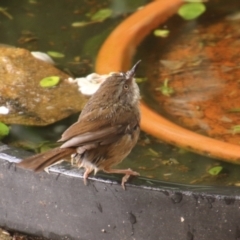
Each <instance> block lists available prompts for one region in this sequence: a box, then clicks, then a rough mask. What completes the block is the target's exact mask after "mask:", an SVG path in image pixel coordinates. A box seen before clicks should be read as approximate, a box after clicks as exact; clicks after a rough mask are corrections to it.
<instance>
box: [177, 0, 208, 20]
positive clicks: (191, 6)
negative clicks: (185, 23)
mask: <svg viewBox="0 0 240 240" xmlns="http://www.w3.org/2000/svg"><path fill="white" fill-rule="evenodd" d="M205 11H206V6H205V5H204V4H203V3H200V2H196V3H187V4H184V5H182V6H181V7H180V8H179V10H178V15H180V16H181V17H182V18H183V19H185V20H192V19H195V18H197V17H199V16H200V15H201V14H203V13H204V12H205Z"/></svg>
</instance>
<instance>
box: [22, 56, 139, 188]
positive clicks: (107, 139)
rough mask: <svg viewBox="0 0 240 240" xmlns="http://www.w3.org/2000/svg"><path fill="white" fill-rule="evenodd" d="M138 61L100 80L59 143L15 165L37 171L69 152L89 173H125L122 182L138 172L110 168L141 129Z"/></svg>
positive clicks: (125, 151)
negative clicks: (57, 145) (136, 73)
mask: <svg viewBox="0 0 240 240" xmlns="http://www.w3.org/2000/svg"><path fill="white" fill-rule="evenodd" d="M139 62H140V61H138V62H137V63H136V64H135V65H134V67H133V68H132V69H131V70H130V71H128V72H126V73H122V72H120V73H113V74H110V75H109V77H107V79H106V80H105V81H104V82H103V83H102V85H101V86H100V88H99V89H98V90H97V92H96V93H95V94H94V95H93V96H92V97H91V98H90V99H89V101H88V102H87V104H86V105H85V107H84V108H83V110H82V112H81V114H80V116H79V119H78V121H77V122H76V123H74V124H73V125H71V126H70V127H69V128H68V129H67V130H66V131H65V132H64V133H63V134H62V138H61V139H60V140H59V141H58V142H64V143H63V144H62V145H61V146H60V147H58V148H54V149H52V150H50V151H48V152H45V153H40V154H37V155H34V156H32V157H29V158H26V159H24V160H23V161H21V162H20V163H18V166H20V167H23V168H28V169H32V170H34V171H36V172H38V171H41V170H43V169H44V168H46V167H48V166H50V165H52V164H54V163H56V162H58V161H59V160H61V159H63V158H65V157H67V156H70V155H71V156H72V158H73V160H74V161H75V162H76V163H77V165H78V167H79V168H80V167H82V168H85V172H84V175H83V178H84V183H85V184H86V181H87V178H88V175H89V174H90V173H91V172H92V171H94V174H96V173H97V172H98V171H99V170H102V171H104V172H106V173H120V174H125V176H124V177H123V178H122V186H123V188H125V182H126V181H127V180H128V178H129V177H130V176H131V175H133V176H138V175H139V174H138V173H137V172H134V171H132V170H131V169H113V168H112V167H113V166H114V165H117V164H119V163H120V162H121V161H122V160H123V159H124V158H125V157H126V156H127V155H128V154H129V153H130V152H131V150H132V148H133V147H134V146H135V144H136V143H137V140H138V137H139V133H140V126H139V124H140V111H139V100H140V94H139V88H138V86H137V84H136V82H135V79H134V75H135V71H136V67H137V65H138V64H139Z"/></svg>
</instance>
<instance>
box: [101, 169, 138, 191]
mask: <svg viewBox="0 0 240 240" xmlns="http://www.w3.org/2000/svg"><path fill="white" fill-rule="evenodd" d="M104 172H106V173H120V174H125V175H124V176H123V178H122V183H121V185H122V188H123V189H124V190H126V188H125V183H126V182H127V181H128V179H129V177H130V176H140V174H139V173H138V172H135V171H133V170H132V169H130V168H128V169H107V170H106V169H104Z"/></svg>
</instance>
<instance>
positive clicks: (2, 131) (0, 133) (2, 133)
mask: <svg viewBox="0 0 240 240" xmlns="http://www.w3.org/2000/svg"><path fill="white" fill-rule="evenodd" d="M8 134H9V127H8V126H7V125H5V124H4V123H2V122H0V139H3V138H4V137H6V136H7V135H8Z"/></svg>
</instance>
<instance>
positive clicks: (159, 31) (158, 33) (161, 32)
mask: <svg viewBox="0 0 240 240" xmlns="http://www.w3.org/2000/svg"><path fill="white" fill-rule="evenodd" d="M169 33H170V31H169V30H167V29H156V30H154V32H153V35H154V36H156V37H163V38H165V37H167V36H168V35H169Z"/></svg>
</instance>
